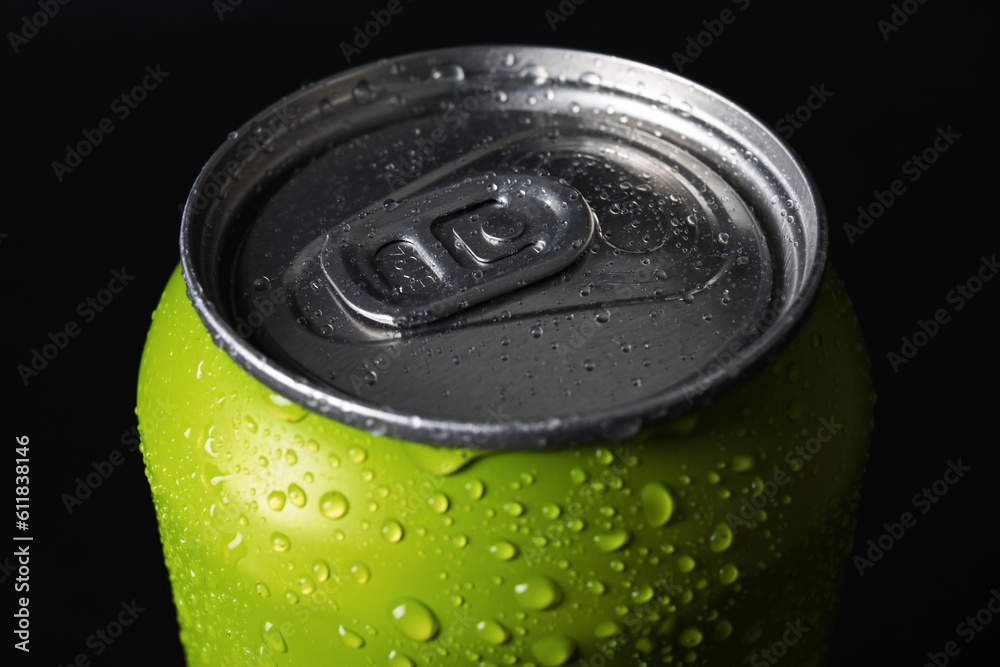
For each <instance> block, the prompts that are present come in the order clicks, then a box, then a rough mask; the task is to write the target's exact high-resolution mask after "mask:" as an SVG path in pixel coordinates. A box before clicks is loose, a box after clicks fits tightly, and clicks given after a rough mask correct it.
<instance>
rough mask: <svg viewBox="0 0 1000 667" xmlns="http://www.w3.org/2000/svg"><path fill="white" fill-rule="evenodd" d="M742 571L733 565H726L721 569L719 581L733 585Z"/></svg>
mask: <svg viewBox="0 0 1000 667" xmlns="http://www.w3.org/2000/svg"><path fill="white" fill-rule="evenodd" d="M739 574H740V571H739V570H738V569H736V566H735V565H733V564H732V563H726V564H725V565H723V566H722V567H721V568H720V569H719V581H721V582H722V583H724V584H731V583H733V582H734V581H736V578H737V577H738V576H739Z"/></svg>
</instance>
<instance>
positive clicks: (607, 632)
mask: <svg viewBox="0 0 1000 667" xmlns="http://www.w3.org/2000/svg"><path fill="white" fill-rule="evenodd" d="M624 631H625V626H623V625H622V624H621V623H618V622H617V621H601V622H600V623H598V624H597V627H596V628H594V635H595V636H596V637H597V638H598V639H607V638H608V637H614V636H615V635H617V634H618V633H620V632H624Z"/></svg>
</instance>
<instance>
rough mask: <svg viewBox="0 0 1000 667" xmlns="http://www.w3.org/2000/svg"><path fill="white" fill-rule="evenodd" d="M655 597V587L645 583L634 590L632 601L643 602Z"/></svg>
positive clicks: (635, 602)
mask: <svg viewBox="0 0 1000 667" xmlns="http://www.w3.org/2000/svg"><path fill="white" fill-rule="evenodd" d="M652 599H653V587H652V586H650V585H649V584H643V585H641V586H639V587H638V588H636V589H635V590H634V591H632V603H633V604H642V603H644V602H648V601H650V600H652Z"/></svg>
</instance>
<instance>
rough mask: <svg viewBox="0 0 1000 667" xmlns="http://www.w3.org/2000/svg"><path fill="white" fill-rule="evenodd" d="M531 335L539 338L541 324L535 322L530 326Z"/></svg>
mask: <svg viewBox="0 0 1000 667" xmlns="http://www.w3.org/2000/svg"><path fill="white" fill-rule="evenodd" d="M531 337H532V338H541V337H542V327H541V325H538V324H536V325H535V326H533V327H531Z"/></svg>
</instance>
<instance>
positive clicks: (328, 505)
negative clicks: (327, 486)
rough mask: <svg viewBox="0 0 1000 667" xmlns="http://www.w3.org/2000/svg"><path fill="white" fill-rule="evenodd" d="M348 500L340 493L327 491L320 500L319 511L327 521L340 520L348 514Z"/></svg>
mask: <svg viewBox="0 0 1000 667" xmlns="http://www.w3.org/2000/svg"><path fill="white" fill-rule="evenodd" d="M347 509H348V503H347V498H346V497H345V496H344V494H343V493H341V492H339V491H327V492H326V493H324V494H323V495H322V496H320V499H319V511H320V512H321V513H322V514H323V516H325V517H326V518H327V519H339V518H341V517H342V516H344V515H345V514H347Z"/></svg>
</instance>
